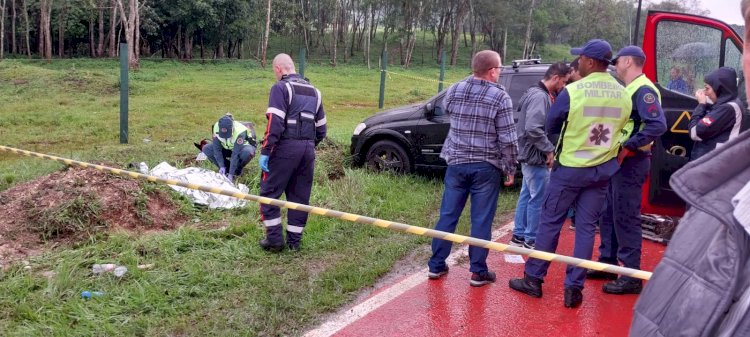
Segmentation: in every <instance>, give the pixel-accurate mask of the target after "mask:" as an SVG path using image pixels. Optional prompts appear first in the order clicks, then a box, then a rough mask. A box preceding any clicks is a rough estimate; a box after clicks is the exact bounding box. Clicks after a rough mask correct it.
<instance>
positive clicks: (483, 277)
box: [469, 271, 495, 287]
mask: <svg viewBox="0 0 750 337" xmlns="http://www.w3.org/2000/svg"><path fill="white" fill-rule="evenodd" d="M494 282H495V273H493V272H491V271H483V272H480V273H473V274H471V282H470V283H469V284H471V286H472V287H481V286H483V285H485V284H490V283H494Z"/></svg>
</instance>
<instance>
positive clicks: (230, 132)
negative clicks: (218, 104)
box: [202, 114, 256, 182]
mask: <svg viewBox="0 0 750 337" xmlns="http://www.w3.org/2000/svg"><path fill="white" fill-rule="evenodd" d="M255 147H256V142H255V138H254V136H253V133H252V132H251V131H250V129H248V128H247V127H246V126H245V125H244V124H242V123H240V122H236V121H234V119H233V118H232V115H230V114H227V115H225V116H223V117H221V118H220V119H219V121H218V122H216V123H215V124H214V127H213V142H212V143H209V144H206V145H205V146H204V147H203V149H202V151H203V153H204V154H205V155H206V157H208V160H210V161H211V162H212V163H213V164H214V165H216V166H217V167H218V168H219V174H221V175H223V176H225V177H226V178H227V180H228V181H229V182H234V178H235V177H237V176H239V175H240V174H242V169H243V168H244V167H245V165H247V163H249V162H250V160H252V159H253V157H255Z"/></svg>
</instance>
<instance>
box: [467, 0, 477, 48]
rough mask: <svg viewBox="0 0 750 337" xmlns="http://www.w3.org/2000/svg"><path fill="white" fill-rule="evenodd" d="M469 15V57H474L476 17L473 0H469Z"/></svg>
mask: <svg viewBox="0 0 750 337" xmlns="http://www.w3.org/2000/svg"><path fill="white" fill-rule="evenodd" d="M469 8H470V9H469V11H470V12H471V14H469V17H470V18H471V24H469V36H471V58H474V54H476V53H477V17H476V12H475V11H474V0H469Z"/></svg>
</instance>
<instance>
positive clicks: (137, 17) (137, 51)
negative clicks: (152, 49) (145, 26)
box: [133, 0, 193, 63]
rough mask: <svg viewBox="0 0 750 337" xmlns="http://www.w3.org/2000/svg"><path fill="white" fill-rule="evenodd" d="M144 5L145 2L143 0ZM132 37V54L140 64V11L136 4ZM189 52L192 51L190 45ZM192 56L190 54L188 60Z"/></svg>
mask: <svg viewBox="0 0 750 337" xmlns="http://www.w3.org/2000/svg"><path fill="white" fill-rule="evenodd" d="M143 2H144V3H145V2H146V0H143ZM133 35H135V44H133V53H134V54H135V59H136V62H137V63H140V59H141V9H140V7H139V6H138V2H136V4H135V27H133ZM190 41H191V42H192V41H193V39H192V38H191V39H190ZM190 50H193V48H192V45H191V48H190ZM192 56H193V54H192V53H191V54H190V58H193V57H192Z"/></svg>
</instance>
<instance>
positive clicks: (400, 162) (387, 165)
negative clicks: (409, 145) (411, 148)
mask: <svg viewBox="0 0 750 337" xmlns="http://www.w3.org/2000/svg"><path fill="white" fill-rule="evenodd" d="M367 167H368V168H369V169H371V170H373V171H378V172H383V171H391V172H395V173H409V172H411V160H410V159H409V155H408V154H407V153H406V151H404V148H403V147H401V145H399V144H398V143H396V142H393V141H390V140H380V141H377V142H376V143H375V144H372V146H370V149H369V150H368V151H367Z"/></svg>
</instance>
